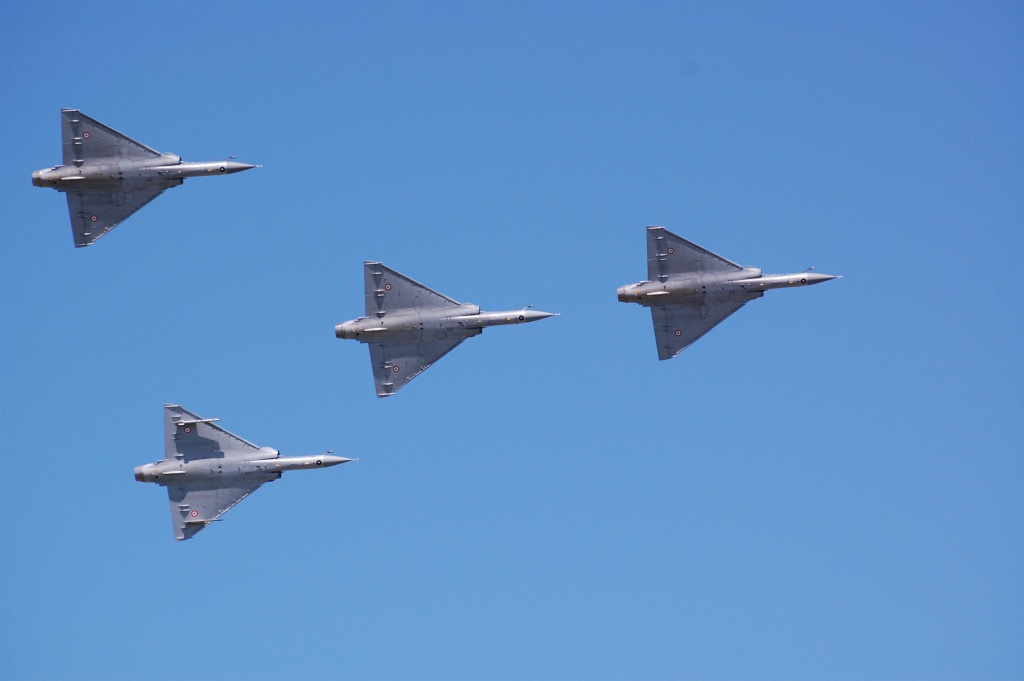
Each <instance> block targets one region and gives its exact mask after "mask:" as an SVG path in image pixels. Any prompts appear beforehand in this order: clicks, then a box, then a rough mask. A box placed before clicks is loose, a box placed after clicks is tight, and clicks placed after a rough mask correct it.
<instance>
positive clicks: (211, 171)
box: [32, 109, 837, 541]
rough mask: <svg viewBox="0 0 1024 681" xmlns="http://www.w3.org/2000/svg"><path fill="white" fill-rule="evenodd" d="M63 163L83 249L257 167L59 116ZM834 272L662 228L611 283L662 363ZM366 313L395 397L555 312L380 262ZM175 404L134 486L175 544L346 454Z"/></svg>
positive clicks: (375, 357) (350, 330)
mask: <svg viewBox="0 0 1024 681" xmlns="http://www.w3.org/2000/svg"><path fill="white" fill-rule="evenodd" d="M61 133H62V138H63V151H64V157H63V163H62V164H61V165H59V166H54V167H52V168H47V169H43V170H37V171H36V172H34V173H32V183H33V184H34V185H36V186H37V187H52V188H53V189H56V190H57V191H60V192H63V193H64V194H65V195H66V196H67V201H68V212H69V214H70V217H71V229H72V233H73V234H74V240H75V246H76V247H82V246H90V245H92V244H93V243H95V242H96V240H97V239H99V238H100V237H101V236H103V235H104V234H106V233H107V232H109V231H110V230H111V229H113V228H114V227H116V226H117V225H118V224H120V223H121V222H123V221H124V220H125V219H127V218H128V217H129V216H131V215H132V214H133V213H135V212H136V211H137V210H139V209H140V208H142V207H143V206H145V205H146V204H147V203H149V202H150V201H152V200H153V199H155V198H156V197H157V196H159V195H160V194H161V193H162V192H163V191H164V190H165V189H169V188H170V187H176V186H178V185H180V184H182V183H183V182H184V181H185V179H186V178H190V177H206V176H210V175H226V174H231V173H237V172H240V171H242V170H249V169H250V168H256V167H258V166H255V165H250V164H247V163H237V162H235V161H232V160H230V159H228V160H224V161H214V162H204V163H184V162H182V160H181V157H179V156H176V155H174V154H163V153H160V152H158V151H156V150H154V149H151V148H149V147H147V146H145V145H144V144H141V143H139V142H136V141H135V140H133V139H131V138H130V137H127V136H126V135H123V134H121V133H119V132H117V131H116V130H114V129H113V128H110V127H108V126H106V125H104V124H103V123H100V122H99V121H97V120H95V119H93V118H90V117H89V116H86V115H85V114H83V113H82V112H81V111H79V110H77V109H62V110H61ZM835 278H837V277H836V276H835V275H829V274H818V273H816V272H813V271H811V270H806V271H804V272H800V273H797V274H771V275H765V274H763V273H762V272H761V270H760V269H758V268H756V267H743V266H742V265H738V264H736V263H734V262H732V261H731V260H727V259H725V258H723V257H722V256H720V255H716V254H715V253H712V252H711V251H709V250H706V249H704V248H701V247H700V246H698V245H697V244H694V243H692V242H690V241H687V240H686V239H684V238H682V237H680V236H678V235H676V234H673V233H672V232H669V231H668V230H667V229H665V228H664V227H648V228H647V280H646V281H641V282H638V283H635V284H628V285H626V286H621V287H619V289H618V298H619V301H620V302H623V303H639V304H640V305H642V306H644V307H648V308H650V310H651V319H652V321H653V322H654V337H655V341H656V344H657V348H658V359H661V360H665V359H671V358H673V357H675V356H676V355H678V354H679V353H680V352H682V351H683V350H685V349H686V348H687V347H689V346H690V345H691V344H693V343H694V342H695V341H696V340H697V339H699V338H701V337H702V336H703V335H704V334H706V333H707V332H708V331H710V330H711V329H712V328H714V327H715V326H717V325H718V324H720V323H721V322H723V321H724V320H725V319H726V317H728V316H729V315H731V314H733V313H734V312H736V311H737V310H739V309H740V308H741V307H743V306H744V305H745V304H746V303H748V302H749V301H751V300H754V299H755V298H760V297H761V296H763V295H764V292H765V291H767V290H770V289H776V288H791V287H796V286H810V285H811V284H819V283H821V282H824V281H828V280H830V279H835ZM363 281H364V294H365V304H366V307H365V313H364V315H363V316H362V317H359V318H357V319H353V320H350V321H347V322H343V323H341V324H338V325H337V326H335V327H334V333H335V336H336V337H337V338H341V339H349V340H356V341H359V342H360V343H365V344H366V345H367V346H368V347H369V349H370V365H371V368H372V370H373V380H374V384H375V387H376V392H377V397H388V396H390V395H394V394H395V393H396V392H398V390H400V389H401V388H403V387H404V386H405V385H407V384H408V383H409V382H410V381H412V380H413V379H414V378H416V377H417V376H419V375H420V374H421V373H423V371H425V370H426V369H427V368H429V367H430V366H431V365H433V364H434V363H435V362H437V361H438V360H439V359H441V358H442V357H444V356H445V355H446V354H448V353H449V352H451V351H452V350H454V349H455V348H456V347H457V346H458V345H459V344H460V343H462V341H464V340H466V339H467V338H471V337H472V336H477V335H480V334H481V333H483V330H484V329H485V328H487V327H489V326H504V325H509V324H525V323H527V322H535V321H538V320H541V319H546V318H548V317H552V316H554V315H555V313H551V312H540V311H537V310H533V309H532V306H527V307H524V308H522V309H520V310H509V311H505V312H484V311H481V310H480V307H479V306H477V305H474V304H472V303H460V302H458V301H456V300H453V299H451V298H449V297H448V296H445V295H443V294H441V293H438V292H437V291H434V290H432V289H430V288H427V287H426V286H424V285H423V284H420V283H419V282H416V281H414V280H412V279H410V278H409V277H406V276H405V275H403V274H400V273H398V272H396V271H395V270H393V269H391V268H389V267H387V266H385V265H384V264H383V263H380V262H370V261H368V262H365V263H363ZM217 420H218V419H204V418H201V417H199V416H197V415H196V414H194V413H192V412H190V411H188V410H186V409H184V408H183V407H181V406H179V405H171V404H168V405H164V448H165V458H164V459H163V460H161V461H158V462H156V463H151V464H146V465H143V466H138V467H137V468H136V469H135V479H136V480H138V481H139V482H154V483H157V484H158V485H161V486H163V487H166V488H167V494H168V498H169V500H170V510H171V520H172V524H173V528H174V537H175V539H177V540H179V541H181V540H185V539H189V538H191V537H192V536H194V535H195V534H196V533H197V532H199V531H200V530H201V529H203V528H204V527H206V526H207V525H209V524H210V523H211V522H213V521H215V520H219V519H220V517H221V516H222V515H224V514H225V513H226V512H227V511H228V510H229V509H231V508H232V507H233V506H235V504H237V503H238V502H240V501H241V500H242V499H244V498H245V497H247V496H249V495H250V494H252V493H253V492H255V491H256V490H257V489H258V488H259V487H260V485H262V484H264V483H266V482H271V481H273V480H276V479H278V478H279V477H281V474H282V473H283V472H284V471H289V470H305V469H316V468H327V467H330V466H336V465H338V464H341V463H345V462H347V461H351V460H352V459H347V458H345V457H341V456H334V455H333V454H331V453H330V452H327V453H324V454H317V455H312V456H298V457H282V456H280V453H279V452H278V451H277V450H274V449H271V448H269V447H258V446H256V445H254V444H252V443H251V442H248V441H246V440H243V439H242V438H240V437H238V436H237V435H234V434H233V433H230V432H228V431H227V430H225V429H223V428H221V427H220V426H218V425H215V423H216V421H217Z"/></svg>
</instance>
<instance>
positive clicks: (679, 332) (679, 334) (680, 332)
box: [676, 329, 683, 338]
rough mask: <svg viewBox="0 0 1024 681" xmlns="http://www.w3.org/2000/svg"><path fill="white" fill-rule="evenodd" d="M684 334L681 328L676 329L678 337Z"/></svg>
mask: <svg viewBox="0 0 1024 681" xmlns="http://www.w3.org/2000/svg"><path fill="white" fill-rule="evenodd" d="M682 335H683V332H682V331H680V330H679V329H676V338H679V337H680V336H682Z"/></svg>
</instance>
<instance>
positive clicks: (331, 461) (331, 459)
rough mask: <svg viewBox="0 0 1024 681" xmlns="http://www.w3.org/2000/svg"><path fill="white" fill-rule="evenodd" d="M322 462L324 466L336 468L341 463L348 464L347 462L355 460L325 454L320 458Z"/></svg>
mask: <svg viewBox="0 0 1024 681" xmlns="http://www.w3.org/2000/svg"><path fill="white" fill-rule="evenodd" d="M320 459H321V460H322V461H323V462H324V466H337V465H338V464H341V463H348V462H349V461H355V459H349V458H346V457H344V456H334V455H333V454H325V455H324V456H322V457H320Z"/></svg>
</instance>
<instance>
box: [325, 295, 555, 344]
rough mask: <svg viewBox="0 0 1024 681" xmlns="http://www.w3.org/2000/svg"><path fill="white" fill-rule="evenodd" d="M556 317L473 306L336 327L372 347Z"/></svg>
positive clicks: (405, 313)
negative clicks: (395, 339)
mask: <svg viewBox="0 0 1024 681" xmlns="http://www.w3.org/2000/svg"><path fill="white" fill-rule="evenodd" d="M551 316H553V313H551V312H540V311H537V310H530V309H523V310H509V311H506V312H481V311H480V308H479V307H478V306H476V305H472V304H463V305H460V306H458V307H452V308H445V309H427V310H416V309H411V310H402V311H400V312H387V313H385V314H383V315H382V316H380V317H360V318H358V319H353V320H350V321H347V322H343V323H341V324H338V325H337V326H335V327H334V335H335V336H336V337H337V338H347V339H353V340H358V341H360V342H363V343H372V342H375V341H378V340H381V339H382V338H385V337H394V336H409V335H417V334H422V333H429V332H433V333H436V334H439V335H443V334H446V333H448V332H452V331H459V330H470V331H471V330H477V331H481V330H483V329H484V328H485V327H488V326H505V325H507V324H526V323H527V322H535V321H537V320H539V319H546V318H548V317H551Z"/></svg>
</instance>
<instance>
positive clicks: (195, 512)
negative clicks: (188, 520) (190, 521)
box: [189, 508, 199, 518]
mask: <svg viewBox="0 0 1024 681" xmlns="http://www.w3.org/2000/svg"><path fill="white" fill-rule="evenodd" d="M189 515H190V516H192V517H193V518H198V517H199V511H197V510H196V509H194V508H193V509H192V512H191V513H189Z"/></svg>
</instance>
